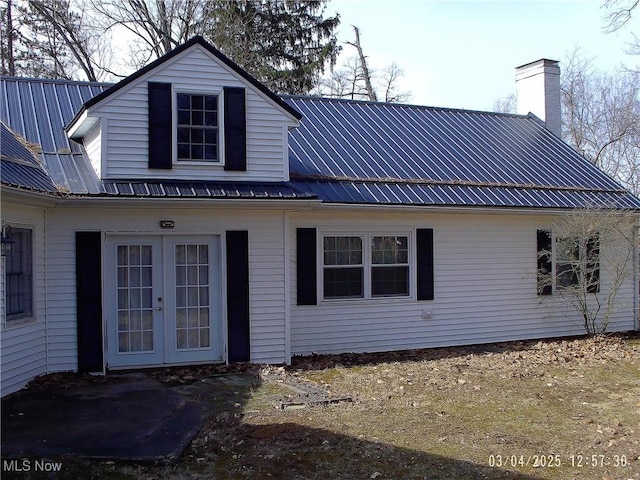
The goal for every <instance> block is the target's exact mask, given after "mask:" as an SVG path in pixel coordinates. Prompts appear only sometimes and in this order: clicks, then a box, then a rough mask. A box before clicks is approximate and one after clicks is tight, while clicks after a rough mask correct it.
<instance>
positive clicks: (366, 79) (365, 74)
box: [346, 25, 378, 102]
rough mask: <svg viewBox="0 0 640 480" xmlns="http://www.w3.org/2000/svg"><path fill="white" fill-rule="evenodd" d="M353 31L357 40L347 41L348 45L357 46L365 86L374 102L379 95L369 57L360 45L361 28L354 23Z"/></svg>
mask: <svg viewBox="0 0 640 480" xmlns="http://www.w3.org/2000/svg"><path fill="white" fill-rule="evenodd" d="M352 27H353V31H354V33H355V35H356V40H355V42H346V43H347V45H351V46H352V47H355V49H356V51H357V52H358V60H359V61H360V70H361V71H362V75H361V76H362V80H363V81H364V86H365V89H366V91H367V96H368V97H369V100H371V101H372V102H377V101H378V96H377V95H376V92H375V91H374V90H373V86H372V85H371V72H369V67H368V66H367V57H365V55H364V52H363V51H362V46H361V45H360V30H358V27H356V26H355V25H352Z"/></svg>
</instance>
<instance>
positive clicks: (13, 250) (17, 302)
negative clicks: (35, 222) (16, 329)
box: [5, 227, 33, 321]
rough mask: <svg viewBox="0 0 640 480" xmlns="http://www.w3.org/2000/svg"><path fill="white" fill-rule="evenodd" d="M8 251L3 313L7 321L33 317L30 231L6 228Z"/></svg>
mask: <svg viewBox="0 0 640 480" xmlns="http://www.w3.org/2000/svg"><path fill="white" fill-rule="evenodd" d="M7 232H8V233H7V236H8V240H9V245H10V249H9V251H8V252H7V254H6V255H5V288H6V292H5V302H6V305H5V312H6V315H7V321H12V320H18V319H21V318H25V317H31V316H32V315H33V257H32V255H33V253H32V247H31V244H32V231H31V230H30V229H27V228H13V227H9V228H7Z"/></svg>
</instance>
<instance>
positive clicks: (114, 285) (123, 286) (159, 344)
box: [105, 235, 223, 368]
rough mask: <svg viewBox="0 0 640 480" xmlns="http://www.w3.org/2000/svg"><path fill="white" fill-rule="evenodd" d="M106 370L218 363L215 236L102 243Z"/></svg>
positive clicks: (112, 239) (124, 238) (220, 341)
mask: <svg viewBox="0 0 640 480" xmlns="http://www.w3.org/2000/svg"><path fill="white" fill-rule="evenodd" d="M106 249H107V255H106V269H105V271H106V272H107V278H106V281H105V289H106V292H105V294H106V295H105V300H106V301H105V305H106V312H105V313H106V315H105V318H106V326H107V327H106V328H107V361H108V366H109V367H111V368H119V367H142V366H151V365H167V364H187V363H198V362H215V361H222V360H223V355H222V352H223V335H222V322H221V308H220V298H221V288H220V277H221V275H220V239H219V237H218V236H197V235H195V236H172V235H163V236H160V235H158V236H144V237H142V236H109V237H108V240H107V247H106Z"/></svg>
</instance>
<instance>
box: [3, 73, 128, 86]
mask: <svg viewBox="0 0 640 480" xmlns="http://www.w3.org/2000/svg"><path fill="white" fill-rule="evenodd" d="M0 80H2V81H19V82H38V83H58V84H62V85H94V86H103V87H110V86H112V85H114V84H115V83H117V82H97V81H95V82H94V81H91V80H69V79H66V78H45V77H20V76H17V75H0Z"/></svg>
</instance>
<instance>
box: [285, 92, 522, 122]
mask: <svg viewBox="0 0 640 480" xmlns="http://www.w3.org/2000/svg"><path fill="white" fill-rule="evenodd" d="M280 97H281V98H282V99H283V100H287V99H291V100H312V101H323V102H330V103H351V104H356V105H372V106H382V107H393V108H411V109H416V110H431V111H444V112H459V113H473V114H482V115H496V116H502V117H515V118H523V119H526V118H530V115H528V114H526V115H525V114H519V113H504V112H494V111H490V110H477V109H467V108H454V107H437V106H432V105H419V104H415V103H399V102H383V101H380V100H377V101H376V100H366V99H358V98H340V97H327V96H322V95H290V94H280Z"/></svg>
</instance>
